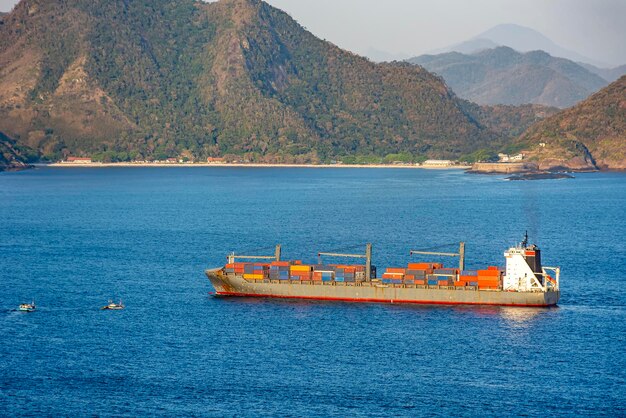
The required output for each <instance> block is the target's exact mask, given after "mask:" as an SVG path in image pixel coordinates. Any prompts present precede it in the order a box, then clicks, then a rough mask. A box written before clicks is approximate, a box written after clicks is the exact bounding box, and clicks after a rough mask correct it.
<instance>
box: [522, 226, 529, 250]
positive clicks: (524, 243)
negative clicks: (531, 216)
mask: <svg viewBox="0 0 626 418" xmlns="http://www.w3.org/2000/svg"><path fill="white" fill-rule="evenodd" d="M526 246H528V230H526V233H525V234H524V241H522V248H526Z"/></svg>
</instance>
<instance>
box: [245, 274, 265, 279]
mask: <svg viewBox="0 0 626 418" xmlns="http://www.w3.org/2000/svg"><path fill="white" fill-rule="evenodd" d="M243 278H244V279H251V280H263V279H264V278H265V276H264V275H263V274H244V275H243Z"/></svg>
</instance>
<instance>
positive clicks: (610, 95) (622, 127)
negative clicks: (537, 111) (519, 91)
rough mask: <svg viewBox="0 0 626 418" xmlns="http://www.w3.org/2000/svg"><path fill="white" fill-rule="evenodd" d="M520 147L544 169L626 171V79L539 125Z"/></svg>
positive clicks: (529, 130)
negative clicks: (527, 150) (525, 149)
mask: <svg viewBox="0 0 626 418" xmlns="http://www.w3.org/2000/svg"><path fill="white" fill-rule="evenodd" d="M521 144H522V145H523V146H525V147H528V148H529V153H528V155H529V157H530V158H531V159H536V160H538V161H540V162H541V166H542V167H543V168H549V167H555V166H565V167H571V168H581V169H585V168H596V167H598V168H602V169H614V170H626V76H622V77H621V78H619V79H618V80H617V81H615V82H613V83H611V84H610V85H609V86H607V87H605V88H604V89H602V90H600V91H599V92H597V93H595V94H594V95H592V96H591V97H589V98H588V99H586V100H584V101H582V102H581V103H579V104H577V105H576V106H574V107H572V108H569V109H566V110H563V111H561V112H559V113H557V114H556V115H553V116H551V117H548V118H546V119H544V120H543V121H540V122H538V123H536V124H535V125H533V126H532V127H530V128H529V129H528V130H527V131H526V132H525V133H524V134H523V135H522V136H521Z"/></svg>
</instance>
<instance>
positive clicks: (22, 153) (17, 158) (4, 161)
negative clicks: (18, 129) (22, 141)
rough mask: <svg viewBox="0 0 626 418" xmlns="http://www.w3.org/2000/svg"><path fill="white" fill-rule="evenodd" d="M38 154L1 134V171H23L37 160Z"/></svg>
mask: <svg viewBox="0 0 626 418" xmlns="http://www.w3.org/2000/svg"><path fill="white" fill-rule="evenodd" d="M37 157H38V156H37V153H36V152H34V151H33V150H31V149H28V148H27V147H24V146H20V145H17V144H16V143H15V141H14V140H13V139H11V138H9V137H8V136H6V135H5V134H3V133H2V132H0V171H5V170H8V171H14V170H23V169H25V168H28V167H30V165H29V164H28V163H29V162H32V161H34V160H36V159H37Z"/></svg>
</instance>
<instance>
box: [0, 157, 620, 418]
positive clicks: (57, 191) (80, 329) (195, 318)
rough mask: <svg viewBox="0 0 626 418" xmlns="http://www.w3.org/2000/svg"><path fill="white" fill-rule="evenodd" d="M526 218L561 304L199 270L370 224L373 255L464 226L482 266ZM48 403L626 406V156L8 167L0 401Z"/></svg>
mask: <svg viewBox="0 0 626 418" xmlns="http://www.w3.org/2000/svg"><path fill="white" fill-rule="evenodd" d="M526 230H528V233H529V235H530V239H531V241H534V242H537V243H538V244H539V246H540V247H541V248H542V250H543V254H542V256H543V261H544V264H545V265H559V266H561V267H562V279H561V289H562V298H561V302H560V304H559V306H558V307H557V308H552V309H533V308H499V307H462V306H455V307H445V306H401V305H382V304H360V303H333V302H308V301H286V300H257V299H235V298H223V299H218V298H214V297H212V296H210V294H209V292H211V291H213V289H212V287H211V284H210V282H209V281H208V280H207V279H206V277H205V276H204V275H203V270H204V269H205V268H207V267H215V266H218V265H221V264H223V263H224V262H225V257H226V255H227V254H228V253H229V252H231V251H237V252H241V253H243V252H254V253H269V254H271V253H272V251H273V246H274V245H275V244H277V243H281V244H282V245H283V255H284V257H285V258H298V259H303V260H305V261H311V262H313V261H315V260H316V254H317V252H319V251H330V250H349V251H360V250H363V249H364V245H365V243H366V242H371V243H372V244H373V249H374V264H375V265H377V266H378V267H379V271H380V269H382V268H384V267H387V266H401V265H405V264H406V263H407V262H408V261H409V255H408V254H409V250H410V249H424V248H431V247H438V246H443V245H446V244H452V245H449V246H448V247H442V249H443V248H445V249H446V250H449V251H452V250H454V249H455V247H454V244H453V243H455V242H458V241H460V240H463V241H466V242H467V264H468V267H469V268H476V267H481V266H485V265H487V264H498V265H503V264H504V259H503V251H504V250H505V249H506V248H508V247H509V246H511V245H514V244H516V243H518V242H519V241H521V239H522V237H523V234H524V232H525V231H526ZM413 259H415V260H418V258H417V257H415V256H414V257H413ZM432 259H433V260H437V259H436V258H432ZM421 260H423V261H426V260H424V259H423V258H421ZM337 261H339V260H337ZM442 261H445V262H446V263H447V264H448V265H455V264H456V262H457V261H456V259H446V260H442ZM120 298H121V299H122V300H123V302H124V303H125V304H126V309H125V310H124V311H101V310H99V308H100V307H101V306H103V305H105V304H106V303H107V301H108V300H109V299H115V300H117V299H120ZM31 299H34V300H35V302H36V303H37V311H36V312H33V313H21V312H17V311H16V310H15V308H16V307H17V305H18V304H20V303H22V302H25V301H30V300H31ZM53 414H54V415H60V416H85V415H102V416H109V415H115V416H120V415H124V416H138V415H168V416H180V415H185V416H194V415H197V416H296V417H299V416H342V417H343V416H390V415H393V416H423V415H427V416H477V415H478V416H504V415H506V416H509V415H510V416H519V415H523V416H555V415H558V416H566V415H578V416H580V415H585V416H624V415H626V174H624V173H595V174H577V175H576V178H575V179H573V180H543V181H517V182H514V181H505V180H504V178H503V177H502V176H477V175H468V174H464V173H463V172H462V171H455V170H442V171H438V170H431V171H429V170H407V169H330V168H328V169H315V168H224V167H217V168H206V167H203V168H174V167H172V168H107V169H93V168H39V169H36V170H30V171H24V172H20V173H3V174H0V415H2V416H19V415H37V416H46V415H53Z"/></svg>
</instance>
